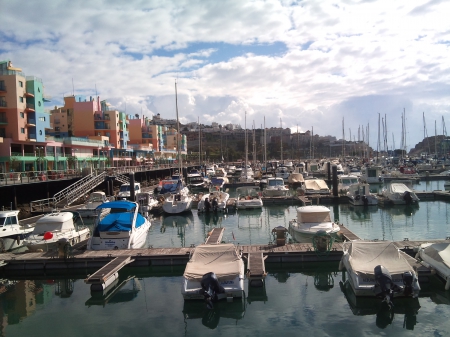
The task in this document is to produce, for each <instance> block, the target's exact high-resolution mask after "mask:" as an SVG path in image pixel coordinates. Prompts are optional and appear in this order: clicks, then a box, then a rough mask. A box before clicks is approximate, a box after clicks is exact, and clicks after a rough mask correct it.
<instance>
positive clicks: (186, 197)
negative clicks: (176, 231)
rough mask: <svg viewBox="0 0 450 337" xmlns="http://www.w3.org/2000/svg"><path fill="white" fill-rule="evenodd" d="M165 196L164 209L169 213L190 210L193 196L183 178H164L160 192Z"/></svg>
mask: <svg viewBox="0 0 450 337" xmlns="http://www.w3.org/2000/svg"><path fill="white" fill-rule="evenodd" d="M159 193H160V195H162V196H163V197H164V198H163V200H162V209H163V211H164V212H165V213H168V214H180V213H183V212H187V211H190V210H191V208H192V200H193V197H192V195H191V194H190V192H189V189H188V188H187V187H186V186H184V185H183V181H182V180H164V181H163V185H162V189H161V191H160V192H159Z"/></svg>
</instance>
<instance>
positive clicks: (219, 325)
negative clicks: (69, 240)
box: [0, 182, 450, 337]
mask: <svg viewBox="0 0 450 337" xmlns="http://www.w3.org/2000/svg"><path fill="white" fill-rule="evenodd" d="M439 183H440V185H439ZM414 189H416V190H437V189H443V182H430V183H422V184H420V185H418V186H414ZM296 207H297V206H294V205H284V206H272V207H264V208H263V209H262V210H260V211H248V210H245V211H239V212H235V213H232V212H230V213H228V214H219V215H211V216H207V215H198V214H197V213H196V212H192V213H190V214H188V215H186V216H169V217H158V218H156V219H154V221H153V226H152V229H151V232H150V234H149V236H148V240H147V245H148V246H150V245H152V246H153V247H180V246H187V247H188V246H190V245H191V244H195V245H197V244H200V243H201V242H203V241H204V238H205V236H206V234H207V232H208V231H210V230H211V229H212V228H213V227H224V228H225V234H224V240H225V241H227V242H228V241H229V242H234V243H236V244H238V243H239V244H266V243H268V242H269V241H271V240H273V237H272V234H271V230H272V229H273V228H274V227H276V226H279V225H281V226H286V227H288V222H289V220H291V219H294V218H295V217H296ZM330 209H331V212H332V218H333V219H339V221H340V222H341V223H343V224H345V225H346V226H347V227H348V228H350V229H351V230H352V231H353V232H355V233H356V234H357V235H359V236H360V237H361V238H366V239H386V240H403V239H404V238H406V237H407V238H409V240H426V239H436V238H445V237H447V236H450V229H449V228H448V223H449V218H450V204H449V203H447V202H444V201H422V202H420V205H419V207H407V206H402V207H400V206H397V207H388V208H380V207H374V208H370V209H364V208H361V209H360V208H358V207H353V206H350V205H337V206H330ZM266 269H267V271H268V273H269V275H268V276H267V278H266V284H265V287H264V288H251V287H250V288H249V287H248V285H247V282H246V283H245V284H246V291H245V293H246V294H245V299H243V300H242V301H237V300H235V301H234V302H232V303H227V302H220V303H218V304H217V305H216V306H215V309H214V310H211V311H209V310H207V309H206V308H205V307H204V305H203V303H202V302H201V301H200V302H185V301H184V300H183V298H182V296H181V282H182V274H183V271H184V267H183V266H181V267H164V268H162V267H160V268H156V267H152V268H148V269H147V268H144V269H142V268H140V269H136V268H134V269H132V268H125V269H123V270H122V271H121V274H120V277H121V279H120V282H122V281H123V285H122V287H118V288H116V291H115V292H114V293H111V294H110V295H109V296H108V297H100V298H93V297H91V294H90V288H89V286H88V285H86V284H84V282H83V278H84V277H85V276H86V275H87V274H89V273H92V272H93V270H81V271H79V272H78V273H77V274H76V275H65V276H61V275H54V276H52V275H45V276H42V277H40V280H36V279H35V278H30V279H29V280H19V281H18V280H14V279H13V278H11V279H10V280H6V281H3V284H5V285H4V286H3V287H1V286H0V303H1V305H0V315H1V319H0V336H49V335H50V336H59V335H61V336H143V335H149V336H227V337H228V336H260V335H261V336H279V335H281V334H282V335H284V336H298V335H311V336H373V335H375V336H379V335H393V334H395V335H398V336H413V335H414V336H422V335H423V336H448V335H449V334H450V306H449V304H450V292H449V291H444V284H443V283H442V282H441V281H440V280H438V279H436V278H432V279H431V282H430V283H422V284H421V286H422V291H421V293H420V298H419V299H418V300H417V299H416V300H406V301H397V302H395V305H396V307H395V313H394V316H393V317H389V316H388V317H386V315H385V314H383V312H382V311H380V310H379V301H377V300H373V299H361V298H359V299H358V300H355V298H354V296H353V293H352V292H351V291H346V290H345V288H343V289H341V286H340V284H339V283H340V281H341V280H342V279H343V275H342V273H341V272H339V271H338V264H337V263H324V264H323V265H321V266H320V267H319V266H317V265H310V264H283V265H279V264H267V265H266ZM133 276H135V277H134V278H133ZM129 277H132V278H131V279H130V280H129V281H125V280H126V279H127V278H129ZM23 278H26V277H23V276H22V277H21V279H23Z"/></svg>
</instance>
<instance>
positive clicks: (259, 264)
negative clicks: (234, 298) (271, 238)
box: [247, 252, 267, 287]
mask: <svg viewBox="0 0 450 337" xmlns="http://www.w3.org/2000/svg"><path fill="white" fill-rule="evenodd" d="M266 258H267V256H264V255H263V252H249V253H248V254H247V278H248V280H249V283H248V284H249V285H250V286H253V287H262V286H263V284H264V278H265V277H266V275H267V273H266V266H265V263H264V260H265V259H266Z"/></svg>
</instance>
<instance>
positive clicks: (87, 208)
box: [76, 191, 109, 218]
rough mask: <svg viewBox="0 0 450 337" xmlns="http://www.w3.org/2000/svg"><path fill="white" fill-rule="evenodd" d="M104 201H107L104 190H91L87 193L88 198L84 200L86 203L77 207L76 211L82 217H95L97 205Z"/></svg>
mask: <svg viewBox="0 0 450 337" xmlns="http://www.w3.org/2000/svg"><path fill="white" fill-rule="evenodd" d="M104 202H109V199H108V198H107V197H106V194H105V192H102V191H97V192H92V193H91V194H90V195H89V198H88V200H87V201H86V203H85V204H84V205H83V206H82V207H80V208H78V209H77V210H76V211H77V212H78V213H79V214H80V216H81V217H83V218H90V217H96V216H97V206H100V205H101V204H103V203H104ZM105 210H106V209H105Z"/></svg>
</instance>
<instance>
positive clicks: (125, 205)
mask: <svg viewBox="0 0 450 337" xmlns="http://www.w3.org/2000/svg"><path fill="white" fill-rule="evenodd" d="M135 207H136V203H134V202H131V201H127V200H117V201H111V202H105V203H103V204H101V205H99V206H98V207H97V209H102V208H119V209H124V210H127V211H131V210H132V209H133V208H135Z"/></svg>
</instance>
